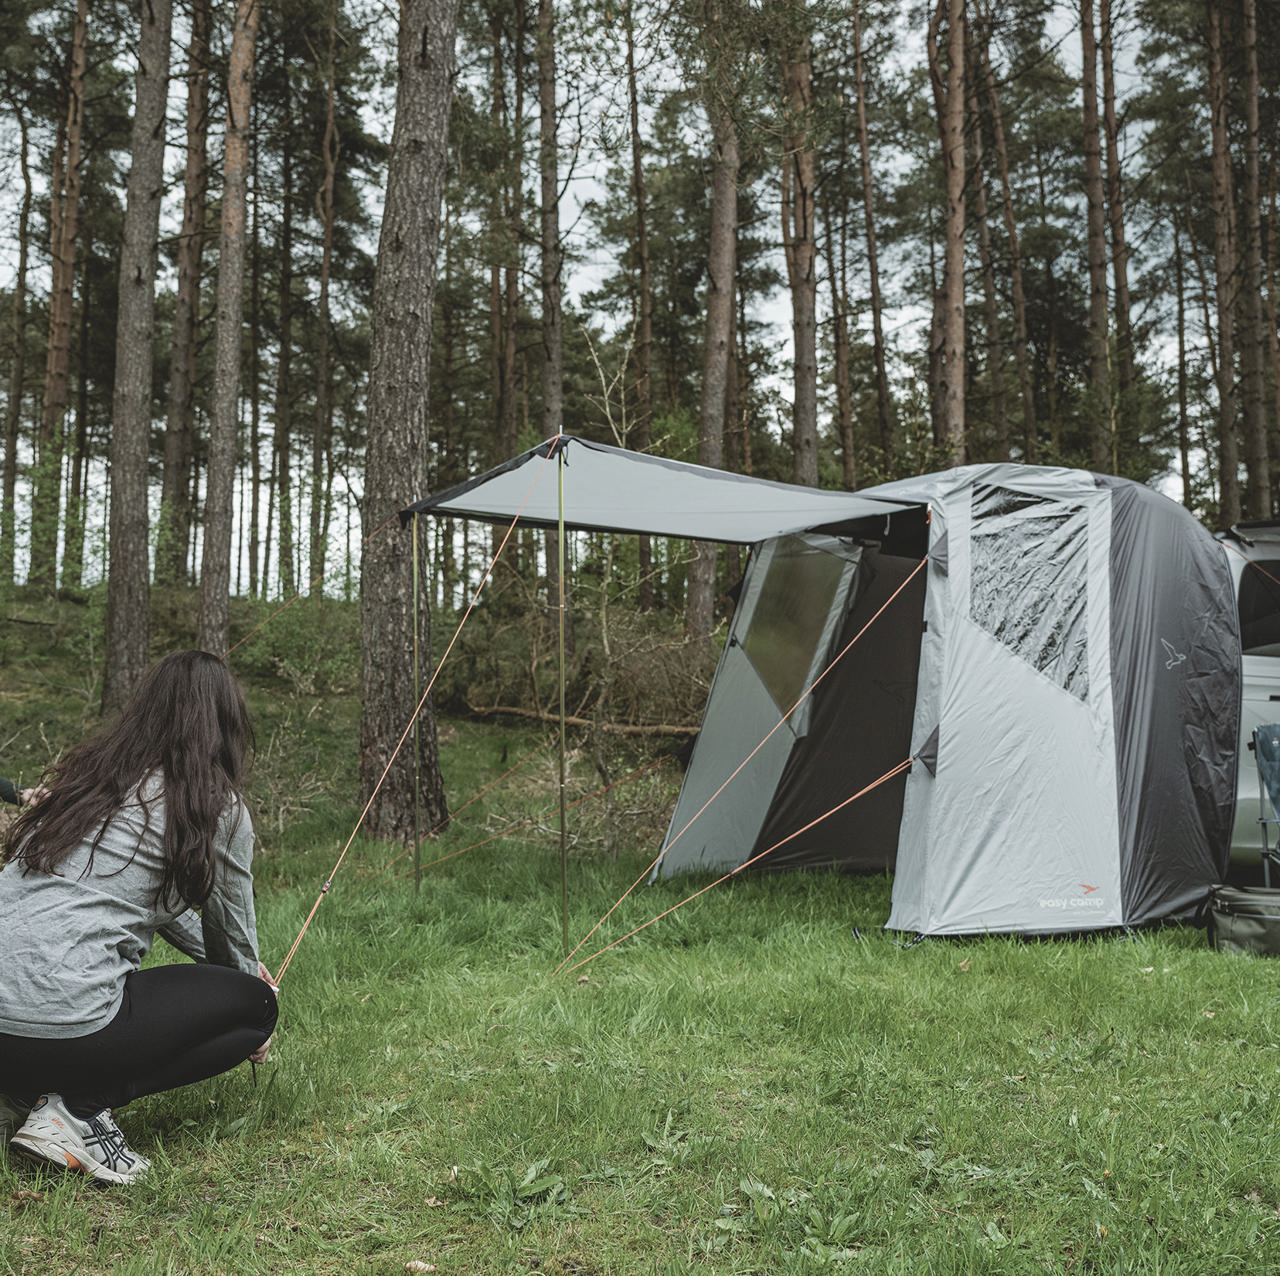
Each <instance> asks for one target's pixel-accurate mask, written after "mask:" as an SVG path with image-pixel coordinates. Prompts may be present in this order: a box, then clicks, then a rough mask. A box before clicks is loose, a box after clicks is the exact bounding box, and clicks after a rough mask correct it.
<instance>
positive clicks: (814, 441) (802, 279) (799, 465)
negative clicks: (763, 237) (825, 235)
mask: <svg viewBox="0 0 1280 1276" xmlns="http://www.w3.org/2000/svg"><path fill="white" fill-rule="evenodd" d="M804 17H805V15H804V13H803V10H802V11H801V13H800V15H799V21H804ZM788 26H790V27H792V28H793V29H791V30H789V31H788V32H787V33H786V36H785V39H786V52H785V53H784V55H783V60H782V85H783V102H784V112H785V119H786V126H785V129H784V137H783V159H782V245H783V249H784V252H785V256H786V263H787V281H788V283H789V284H790V287H791V334H792V343H793V351H794V353H793V362H794V372H793V389H794V402H793V404H792V409H791V411H792V425H791V429H792V441H791V446H792V454H793V457H794V469H793V474H794V478H795V481H796V482H797V483H803V484H806V485H807V486H809V487H817V486H818V271H817V265H818V241H817V230H816V221H815V211H816V200H817V177H816V170H815V163H814V149H813V120H812V114H813V61H812V57H811V48H810V45H811V41H810V36H809V33H808V31H806V30H795V29H794V23H788Z"/></svg>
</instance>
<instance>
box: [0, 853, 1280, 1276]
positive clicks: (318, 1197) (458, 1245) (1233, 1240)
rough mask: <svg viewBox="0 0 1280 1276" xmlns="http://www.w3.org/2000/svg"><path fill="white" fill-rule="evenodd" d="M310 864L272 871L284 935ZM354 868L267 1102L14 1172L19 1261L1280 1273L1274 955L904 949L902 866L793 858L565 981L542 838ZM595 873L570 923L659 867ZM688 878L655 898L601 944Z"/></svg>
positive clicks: (288, 1029)
mask: <svg viewBox="0 0 1280 1276" xmlns="http://www.w3.org/2000/svg"><path fill="white" fill-rule="evenodd" d="M320 849H323V850H324V851H325V852H326V855H327V854H329V853H331V852H332V851H333V850H334V849H335V848H334V847H333V846H327V847H324V848H319V849H316V848H312V849H309V850H305V851H304V850H302V849H299V850H296V851H290V852H288V853H287V854H283V855H282V857H281V862H280V863H278V864H277V865H276V869H277V873H276V876H275V878H274V882H273V884H272V885H270V886H268V887H266V888H264V897H263V899H262V901H261V920H262V931H263V943H264V949H265V950H266V951H267V952H268V954H270V953H271V952H276V951H282V950H283V949H284V948H285V947H287V945H288V944H289V943H290V942H292V938H293V935H294V933H296V927H297V925H298V924H299V923H300V921H301V919H302V917H303V916H304V915H305V912H306V911H307V909H308V908H309V906H310V894H309V889H308V888H307V887H306V886H304V885H302V884H300V879H302V878H304V877H305V876H306V870H307V868H308V867H309V861H310V860H311V859H313V858H317V857H319V858H320V859H323V858H325V857H324V856H320ZM357 852H358V858H357V861H356V864H355V866H354V870H353V875H352V878H351V879H350V880H349V881H348V882H347V883H345V884H343V885H342V886H341V887H339V886H335V888H334V891H333V892H332V897H331V898H329V899H328V900H327V901H326V903H325V905H324V907H323V908H322V910H321V912H320V914H319V915H318V918H317V921H316V922H315V924H314V925H313V927H312V929H311V931H310V932H309V933H308V936H307V938H306V939H305V940H304V942H303V945H302V947H301V948H300V949H299V952H298V956H297V958H296V960H295V962H294V964H293V966H292V967H291V968H290V971H289V973H288V975H287V976H286V979H285V982H284V986H283V988H282V992H281V1004H282V1010H283V1015H282V1022H281V1026H280V1030H279V1033H278V1036H277V1043H276V1046H275V1048H274V1050H273V1053H272V1057H271V1059H270V1061H269V1063H268V1064H267V1065H266V1066H265V1067H263V1068H260V1069H259V1070H258V1073H257V1077H256V1084H255V1078H254V1076H253V1074H252V1073H251V1071H250V1070H249V1069H248V1068H242V1069H240V1070H238V1071H237V1072H236V1073H234V1074H232V1075H229V1076H226V1077H223V1078H219V1079H217V1080H215V1081H211V1082H208V1083H205V1084H204V1085H200V1086H195V1087H191V1088H189V1089H186V1090H182V1091H178V1092H174V1093H171V1094H166V1095H159V1096H155V1097H153V1098H151V1099H147V1100H143V1101H140V1102H138V1103H136V1104H134V1105H133V1106H132V1107H131V1108H129V1109H127V1110H125V1112H124V1113H123V1114H121V1116H120V1120H121V1124H122V1127H123V1128H124V1129H125V1130H126V1132H127V1134H128V1136H129V1137H130V1139H131V1140H132V1141H133V1142H134V1144H135V1145H136V1146H137V1147H138V1149H139V1150H140V1151H142V1152H144V1153H145V1154H146V1155H148V1156H150V1157H151V1158H152V1159H153V1161H154V1162H155V1172H154V1174H153V1175H152V1176H151V1178H150V1180H149V1181H148V1182H146V1183H145V1184H143V1185H140V1186H138V1187H136V1188H133V1189H130V1190H110V1191H102V1190H99V1189H96V1188H94V1187H92V1186H90V1185H89V1184H86V1183H84V1182H83V1181H79V1180H74V1179H68V1178H66V1177H63V1176H59V1175H54V1174H45V1173H43V1172H41V1171H39V1170H37V1169H35V1168H33V1167H31V1166H30V1165H29V1164H28V1163H26V1162H19V1160H18V1158H17V1157H13V1158H9V1159H7V1160H6V1159H4V1158H0V1201H3V1210H4V1213H5V1221H4V1226H2V1227H0V1272H15V1273H16V1272H21V1273H32V1274H33V1276H34V1274H35V1273H45V1272H50V1271H63V1270H66V1271H69V1270H72V1269H75V1270H78V1271H81V1272H119V1273H139V1274H143V1273H146V1274H150V1273H167V1272H190V1271H196V1272H227V1273H232V1272H234V1273H248V1272H264V1273H265V1272H278V1271H285V1270H289V1271H304V1272H315V1273H329V1272H332V1273H349V1272H356V1273H393V1272H402V1271H405V1270H411V1271H414V1270H417V1271H421V1270H429V1268H422V1267H419V1268H406V1264H411V1263H425V1264H429V1265H431V1266H434V1268H435V1269H436V1270H437V1271H440V1272H469V1273H480V1272H485V1273H490V1272H529V1271H541V1272H555V1273H566V1274H568V1273H577V1274H581V1273H585V1272H592V1273H631V1272H653V1273H668V1272H725V1273H730V1272H742V1273H746V1272H775V1271H776V1272H863V1271H874V1272H903V1273H918V1272H926V1273H934V1272H937V1273H953V1272H954V1273H961V1272H963V1273H971V1272H993V1273H994V1272H1000V1273H1023V1272H1037V1271H1044V1272H1065V1271H1084V1272H1099V1273H1102V1272H1106V1273H1110V1272H1151V1273H1156V1272H1159V1273H1188V1276H1190V1274H1191V1273H1203V1272H1206V1271H1213V1272H1215V1273H1217V1272H1231V1271H1241V1272H1245V1271H1248V1272H1257V1271H1264V1270H1270V1269H1275V1268H1276V1267H1277V1266H1280V1216H1278V1215H1277V1206H1278V1205H1280V1171H1278V1170H1277V1165H1280V1156H1278V1152H1280V1146H1278V1144H1280V1136H1277V1134H1276V1133H1275V1125H1274V1122H1273V1120H1272V1119H1271V1109H1272V1106H1273V1094H1274V1091H1275V1089H1276V1087H1277V1082H1278V1079H1280V1050H1278V1049H1277V1045H1276V1028H1277V1025H1276V1010H1275V1005H1274V998H1273V994H1272V986H1273V982H1274V967H1273V966H1271V965H1269V964H1268V963H1267V962H1265V961H1264V960H1261V959H1254V958H1241V957H1237V958H1229V957H1223V956H1220V955H1218V954H1215V953H1213V952H1212V951H1211V950H1210V949H1209V948H1208V947H1207V945H1206V943H1205V941H1204V938H1203V936H1202V935H1201V934H1200V933H1199V932H1197V931H1194V930H1180V929H1168V930H1164V931H1159V932H1153V933H1150V934H1142V935H1138V936H1136V937H1107V938H1092V939H1084V940H1045V941H1038V942H1023V941H1018V940H1014V939H1007V938H989V939H984V940H978V941H974V942H968V943H955V942H926V943H923V944H920V945H917V946H915V947H912V948H905V947H903V946H900V945H899V944H897V943H895V942H893V940H892V939H891V938H889V937H886V936H885V935H883V934H882V933H881V932H880V931H879V929H878V922H880V921H882V920H883V917H884V916H885V915H886V911H887V903H888V890H887V883H886V882H885V881H883V880H879V879H870V880H858V879H849V878H842V877H838V876H826V875H787V876H776V877H766V878H756V879H752V880H746V881H734V882H733V883H729V884H725V885H724V886H720V887H717V888H715V890H713V891H711V892H708V893H707V894H706V895H705V896H703V897H701V898H699V899H698V900H696V901H694V902H693V903H691V904H689V905H688V906H686V907H684V908H682V909H680V910H678V911H677V912H676V913H674V914H672V915H671V916H670V917H668V918H666V919H664V920H663V921H661V922H658V923H657V924H655V925H654V926H651V927H649V928H647V929H645V930H643V931H641V932H640V934H639V935H637V936H635V937H634V938H632V939H630V940H627V941H626V942H625V943H623V944H621V945H619V946H618V947H617V948H614V949H611V950H609V951H607V952H605V953H604V954H603V955H601V956H599V957H597V958H595V959H594V960H591V961H589V962H588V963H587V964H586V965H585V966H582V967H580V968H579V969H578V970H576V971H574V972H573V973H570V974H560V975H556V974H554V973H553V972H554V971H555V968H556V967H557V966H558V965H559V963H560V961H561V957H562V954H561V951H560V940H559V929H560V928H559V922H558V916H557V912H556V910H557V907H558V889H559V884H558V859H557V855H556V853H555V848H554V847H553V846H547V845H538V844H536V843H531V842H523V843H521V842H512V841H508V842H503V843H495V844H491V845H489V846H486V847H482V848H479V849H477V850H475V851H471V852H467V853H466V854H464V855H461V856H458V857H456V858H455V859H454V860H450V861H447V862H446V863H445V864H443V865H440V866H437V867H436V868H435V869H433V870H431V873H430V875H429V876H428V877H427V878H426V880H425V881H424V882H423V884H422V887H421V889H420V890H417V891H415V890H414V888H413V885H412V883H411V882H410V881H406V880H396V879H394V878H388V876H387V875H385V874H382V875H378V874H375V873H374V872H373V871H372V870H371V866H372V865H373V864H374V862H375V861H376V860H377V859H378V858H379V856H381V855H384V854H386V848H378V847H372V846H359V845H358V846H357ZM304 861H305V862H304ZM573 868H574V870H575V871H574V878H573V890H572V910H573V919H572V926H571V930H572V931H573V932H574V934H575V936H581V935H582V934H584V933H585V932H586V931H587V930H588V929H589V928H590V927H591V926H592V925H593V924H594V923H595V922H596V921H597V920H598V919H599V917H600V916H601V915H602V914H603V913H605V912H606V911H607V910H608V909H609V907H610V906H611V905H613V904H614V903H615V902H616V900H617V899H618V897H619V896H620V895H621V894H622V893H623V892H624V891H625V890H626V888H627V887H628V886H629V885H631V883H632V882H633V881H634V880H635V879H636V877H637V876H638V875H639V874H640V873H641V871H642V870H643V868H644V861H643V860H641V859H638V858H635V857H627V856H620V857H619V859H618V860H617V861H616V862H612V863H606V862H601V861H598V860H583V861H575V862H574V865H573ZM295 879H297V880H295ZM698 884H699V883H693V884H690V883H687V882H682V883H667V884H663V885H660V886H658V887H654V888H648V887H640V888H637V890H635V891H634V892H633V893H632V894H631V895H630V896H629V897H628V898H627V900H626V901H625V902H624V903H623V904H622V905H621V906H620V907H619V908H618V910H617V911H616V912H615V913H614V914H613V915H612V916H611V917H610V918H609V920H608V921H607V922H606V923H605V924H604V925H603V926H602V927H601V929H600V931H599V932H597V934H596V936H594V937H593V939H592V941H591V942H590V944H588V945H587V947H586V948H584V953H585V952H586V951H587V950H588V949H589V950H590V951H592V952H594V951H595V950H596V949H597V948H599V947H602V946H603V944H604V943H607V942H608V941H609V940H610V939H612V938H613V937H615V936H617V935H619V934H623V933H625V932H626V931H627V930H630V929H631V928H633V927H634V926H636V925H638V924H639V923H640V922H642V921H644V920H646V919H647V918H649V917H652V916H653V915H655V914H656V913H658V912H661V911H662V910H663V909H664V908H666V907H669V906H670V905H671V904H672V903H676V902H678V901H679V900H680V899H682V898H684V897H685V895H687V894H689V893H691V891H692V889H694V887H695V886H696V885H698ZM855 926H857V927H858V928H859V929H860V930H861V937H856V936H855V935H854V933H853V928H854V927H855Z"/></svg>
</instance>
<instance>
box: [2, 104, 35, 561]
mask: <svg viewBox="0 0 1280 1276" xmlns="http://www.w3.org/2000/svg"><path fill="white" fill-rule="evenodd" d="M10 105H11V106H12V107H13V111H14V117H15V118H16V119H17V121H18V137H19V146H18V167H19V171H20V172H21V173H22V200H21V202H20V204H19V206H18V269H17V274H16V275H15V277H14V283H13V319H12V323H13V358H12V360H11V362H10V364H9V398H8V400H7V402H6V404H5V422H4V491H3V496H2V497H0V499H2V500H3V507H0V585H9V584H12V583H13V581H14V573H15V570H16V547H17V520H16V519H15V518H14V512H13V506H14V501H15V499H16V498H17V490H18V434H19V427H20V426H21V424H22V400H23V397H24V394H25V391H26V380H27V263H28V256H29V253H30V243H29V239H30V234H31V202H32V183H31V164H30V151H29V148H30V136H29V130H28V125H27V120H26V116H25V115H24V114H23V112H22V111H20V110H19V109H18V106H17V103H16V102H14V101H12V100H10Z"/></svg>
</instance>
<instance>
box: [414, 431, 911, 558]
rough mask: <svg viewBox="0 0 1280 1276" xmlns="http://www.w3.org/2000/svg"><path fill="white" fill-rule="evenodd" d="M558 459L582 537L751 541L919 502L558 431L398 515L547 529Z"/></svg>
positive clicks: (567, 517)
mask: <svg viewBox="0 0 1280 1276" xmlns="http://www.w3.org/2000/svg"><path fill="white" fill-rule="evenodd" d="M560 452H563V453H564V461H563V463H564V465H565V475H564V523H565V526H566V527H569V528H573V529H574V530H578V531H590V532H639V533H646V534H648V535H651V536H677V537H682V538H685V539H688V540H706V541H726V542H731V543H738V544H743V545H750V544H753V543H754V542H756V541H759V540H764V539H766V538H767V537H771V536H781V535H784V534H786V533H788V532H799V531H805V530H808V529H812V528H819V527H823V528H835V527H838V526H839V525H841V524H845V523H850V522H853V521H855V520H857V519H861V518H867V517H869V516H876V515H887V514H892V513H893V512H894V511H895V510H904V509H915V508H918V507H919V505H920V503H921V502H920V501H918V500H911V499H906V500H891V499H886V498H883V497H871V496H866V495H862V494H859V493H854V492H827V491H820V490H819V489H817V488H812V487H799V486H796V485H794V484H791V483H773V482H769V481H768V480H766V479H757V478H747V477H745V476H744V475H741V474H730V473H728V472H727V471H725V470H713V469H708V468H707V467H705V466H701V465H689V464H687V463H685V462H683V461H668V460H664V459H662V458H661V457H656V456H648V455H646V454H644V453H641V452H629V451H627V450H626V449H624V448H616V447H608V446H606V445H605V444H602V443H589V442H587V441H586V440H585V439H579V438H576V437H574V436H572V435H565V434H562V435H559V436H558V437H556V438H554V439H549V440H548V441H547V442H545V443H542V444H539V446H538V447H536V448H532V449H530V450H529V451H528V452H525V453H523V454H522V455H520V456H517V457H515V458H514V459H512V460H510V461H507V462H506V463H505V464H503V465H499V466H498V467H497V468H496V469H492V470H490V471H488V473H486V474H481V475H479V476H477V477H476V478H473V479H469V480H467V481H466V482H465V483H459V484H458V485H457V486H456V487H451V488H449V490H448V491H445V492H440V493H438V494H437V495H435V496H428V497H425V498H424V499H422V500H420V501H415V502H414V504H412V505H410V506H409V507H408V509H406V510H402V511H401V518H402V519H407V518H408V517H409V516H410V515H411V514H422V513H426V514H440V515H451V516H453V517H457V518H477V519H482V520H484V521H486V522H509V521H510V520H511V519H513V518H515V517H517V516H519V518H520V522H521V523H522V524H524V525H525V526H530V527H547V528H554V527H556V526H557V524H558V522H559V518H560V492H559V487H560V485H559V482H558V478H557V475H556V471H555V467H553V466H552V465H550V464H548V463H547V462H548V461H549V460H551V459H553V458H554V457H555V456H557V455H558V454H559V453H560Z"/></svg>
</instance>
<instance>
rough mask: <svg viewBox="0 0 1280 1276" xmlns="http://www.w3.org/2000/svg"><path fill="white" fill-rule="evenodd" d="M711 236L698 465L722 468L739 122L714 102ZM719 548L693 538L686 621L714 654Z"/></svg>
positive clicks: (700, 647) (692, 638) (695, 641)
mask: <svg viewBox="0 0 1280 1276" xmlns="http://www.w3.org/2000/svg"><path fill="white" fill-rule="evenodd" d="M709 105H710V108H711V111H712V178H711V182H712V188H711V239H710V246H709V251H708V260H707V323H706V332H707V336H706V349H705V351H704V355H703V369H702V395H701V406H700V409H699V413H698V464H699V465H707V466H711V467H712V468H715V469H718V468H719V467H720V461H721V457H722V455H723V448H724V402H725V387H726V384H727V379H728V374H729V353H730V351H729V345H730V341H731V340H732V333H733V296H734V276H735V273H736V270H737V261H736V256H737V254H736V252H735V245H736V242H737V226H738V167H739V163H740V161H739V155H738V126H737V122H736V121H735V120H734V118H733V115H732V114H731V113H730V111H729V109H728V108H727V107H726V106H724V105H723V104H721V103H719V102H716V101H714V100H713V101H712V103H710V104H709ZM716 557H717V548H716V545H715V543H714V542H711V541H694V542H693V557H692V560H691V561H690V563H689V585H688V593H687V596H686V601H685V620H686V627H687V630H688V635H689V643H690V645H691V646H692V647H693V648H694V650H695V652H696V653H697V654H698V655H699V656H700V657H702V658H705V659H710V657H711V630H712V626H713V623H714V609H715V588H716Z"/></svg>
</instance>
